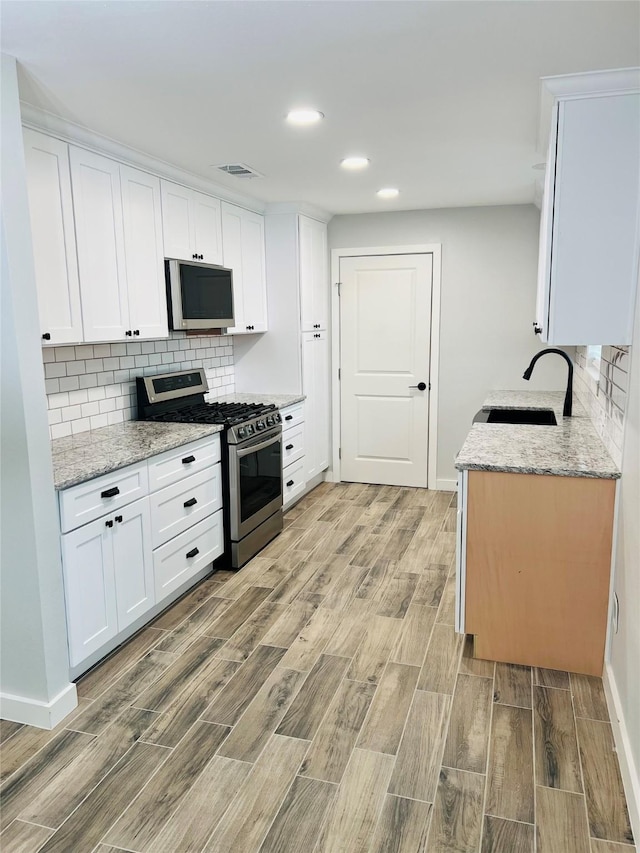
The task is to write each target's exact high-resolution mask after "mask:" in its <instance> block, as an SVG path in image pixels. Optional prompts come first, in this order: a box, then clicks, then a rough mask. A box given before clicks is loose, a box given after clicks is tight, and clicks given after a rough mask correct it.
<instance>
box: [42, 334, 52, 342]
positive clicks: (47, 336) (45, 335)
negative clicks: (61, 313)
mask: <svg viewBox="0 0 640 853" xmlns="http://www.w3.org/2000/svg"><path fill="white" fill-rule="evenodd" d="M42 340H43V341H50V340H51V332H45V333H44V334H43V336H42Z"/></svg>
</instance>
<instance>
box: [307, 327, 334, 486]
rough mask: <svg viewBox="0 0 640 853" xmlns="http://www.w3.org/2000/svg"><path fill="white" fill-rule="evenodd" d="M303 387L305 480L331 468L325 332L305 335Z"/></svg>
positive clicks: (327, 345) (327, 359)
mask: <svg viewBox="0 0 640 853" xmlns="http://www.w3.org/2000/svg"><path fill="white" fill-rule="evenodd" d="M302 388H303V391H304V393H305V394H306V399H305V425H306V445H307V446H306V450H305V458H306V469H305V473H306V479H307V480H312V479H313V478H314V477H315V476H317V475H318V474H320V473H322V471H325V470H326V469H327V468H328V467H329V406H330V401H329V341H328V339H327V333H326V332H305V333H304V334H303V335H302Z"/></svg>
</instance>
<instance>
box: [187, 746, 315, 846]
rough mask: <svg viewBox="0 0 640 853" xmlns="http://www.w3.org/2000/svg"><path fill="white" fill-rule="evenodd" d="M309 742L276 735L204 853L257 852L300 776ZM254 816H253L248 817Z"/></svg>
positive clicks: (241, 788)
mask: <svg viewBox="0 0 640 853" xmlns="http://www.w3.org/2000/svg"><path fill="white" fill-rule="evenodd" d="M306 747H307V744H306V743H305V741H302V740H297V739H296V738H289V737H280V736H279V735H273V736H272V737H271V739H270V740H269V743H268V744H267V745H266V747H265V748H264V750H263V752H262V754H261V756H260V758H259V759H258V760H257V761H256V763H255V764H254V765H253V768H252V770H251V771H250V773H249V775H248V776H247V778H246V779H245V781H244V783H243V784H242V785H241V787H240V790H239V791H238V794H237V795H236V797H235V799H234V800H233V802H232V803H231V805H230V806H229V808H228V809H227V811H226V812H225V814H224V817H223V818H222V820H221V821H220V823H219V824H218V826H217V827H216V829H215V831H214V833H213V835H212V836H211V838H210V839H209V841H208V843H207V845H206V847H205V848H204V851H203V853H239V851H242V853H255V851H257V850H259V848H260V844H261V843H262V841H263V840H264V837H265V835H266V834H267V832H268V830H269V827H270V826H271V823H272V822H273V820H274V818H275V816H276V815H277V813H278V810H279V808H280V805H281V803H282V799H283V797H284V796H285V794H286V792H287V791H288V790H289V787H290V785H291V783H292V781H293V779H294V777H295V775H296V771H297V769H298V767H299V766H300V762H301V761H302V758H303V756H304V753H305V750H306ZM248 815H250V816H251V819H250V820H247V816H248Z"/></svg>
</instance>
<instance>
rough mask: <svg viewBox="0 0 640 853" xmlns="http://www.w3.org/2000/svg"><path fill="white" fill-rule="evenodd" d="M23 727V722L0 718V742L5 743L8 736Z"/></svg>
mask: <svg viewBox="0 0 640 853" xmlns="http://www.w3.org/2000/svg"><path fill="white" fill-rule="evenodd" d="M22 728H24V725H23V723H14V722H13V721H12V720H0V744H4V743H6V742H7V741H8V740H9V738H10V737H13V735H15V734H17V732H19V731H20V729H22Z"/></svg>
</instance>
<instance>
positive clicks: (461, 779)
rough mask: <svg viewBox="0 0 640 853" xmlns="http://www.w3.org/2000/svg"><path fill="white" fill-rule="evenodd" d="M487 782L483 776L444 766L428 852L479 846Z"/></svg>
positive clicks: (462, 851)
mask: <svg viewBox="0 0 640 853" xmlns="http://www.w3.org/2000/svg"><path fill="white" fill-rule="evenodd" d="M484 786H485V777H484V776H480V775H478V774H477V773H465V772H464V771H463V770H451V769H449V768H448V767H443V768H442V770H441V771H440V779H439V781H438V791H437V794H436V801H435V803H434V806H433V815H432V817H431V827H430V831H429V841H428V846H427V849H428V850H429V853H449V851H457V853H476V851H478V850H479V848H480V834H481V832H482V817H483V816H482V798H483V795H484Z"/></svg>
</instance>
